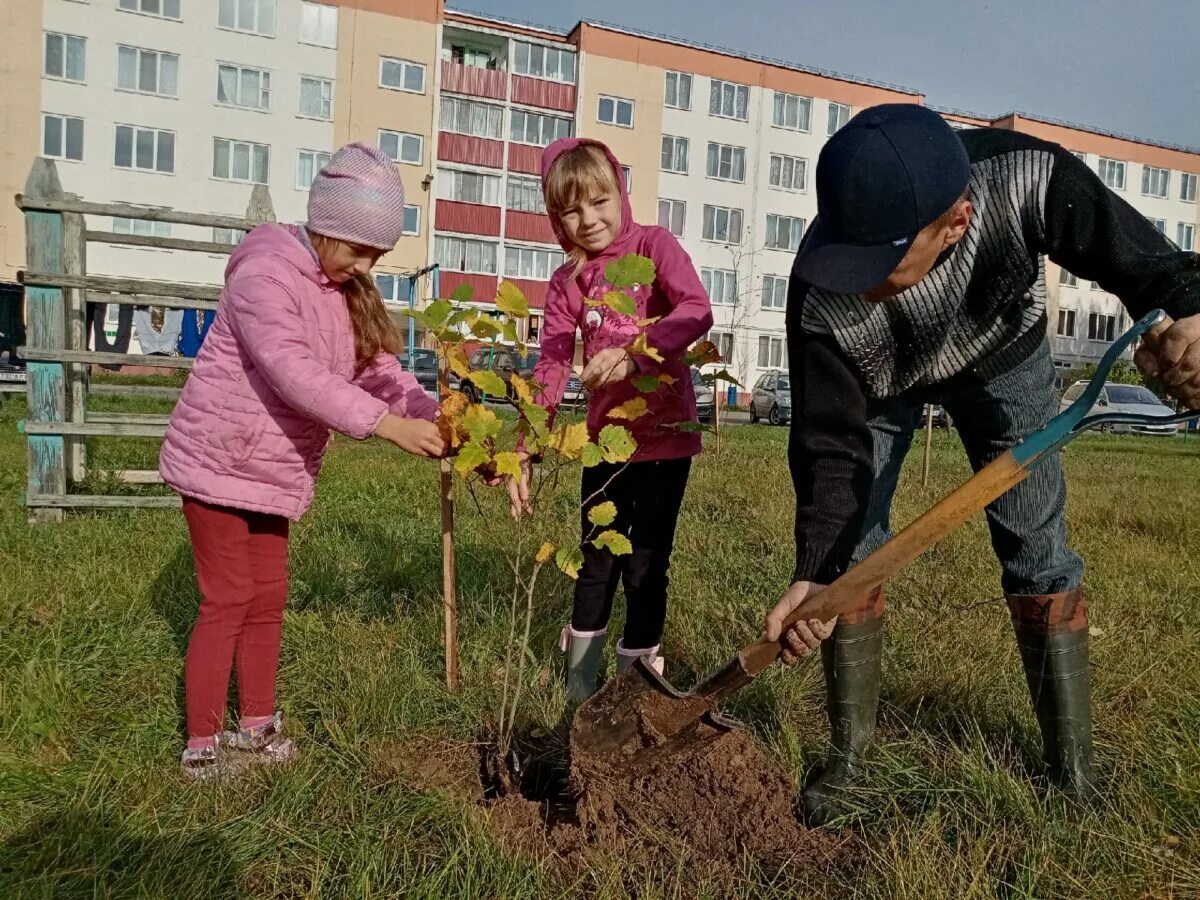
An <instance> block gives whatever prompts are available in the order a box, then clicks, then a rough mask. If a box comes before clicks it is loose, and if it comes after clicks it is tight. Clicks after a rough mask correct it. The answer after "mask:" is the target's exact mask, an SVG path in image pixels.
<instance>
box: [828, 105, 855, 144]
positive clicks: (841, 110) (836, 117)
mask: <svg viewBox="0 0 1200 900" xmlns="http://www.w3.org/2000/svg"><path fill="white" fill-rule="evenodd" d="M849 121H850V107H849V106H847V105H846V104H845V103H830V104H829V129H828V131H827V132H826V134H828V135H829V136H830V137H832V136H833V134H834V133H835V132H836V131H838V130H839V129H841V127H842V126H843V125H845V124H846V123H847V122H849Z"/></svg>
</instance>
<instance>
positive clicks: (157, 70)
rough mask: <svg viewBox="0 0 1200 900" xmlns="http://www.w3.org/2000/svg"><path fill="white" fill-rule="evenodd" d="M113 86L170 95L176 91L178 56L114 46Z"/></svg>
mask: <svg viewBox="0 0 1200 900" xmlns="http://www.w3.org/2000/svg"><path fill="white" fill-rule="evenodd" d="M117 87H118V88H120V89H121V90H123V91H137V92H138V93H142V94H158V95H160V96H163V97H174V96H175V95H176V94H178V93H179V57H178V56H176V55H175V54H174V53H159V52H158V51H157V50H142V49H140V48H138V47H117Z"/></svg>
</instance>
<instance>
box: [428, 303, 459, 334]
mask: <svg viewBox="0 0 1200 900" xmlns="http://www.w3.org/2000/svg"><path fill="white" fill-rule="evenodd" d="M452 309H454V304H452V303H451V302H450V301H449V300H434V301H433V302H432V303H430V304H429V305H428V306H427V307H425V318H426V319H428V320H429V324H430V326H431V327H433V328H440V327H441V326H442V325H443V324H444V323H445V321H446V317H447V316H448V315H450V311H451V310H452Z"/></svg>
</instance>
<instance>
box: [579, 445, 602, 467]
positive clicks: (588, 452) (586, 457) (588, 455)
mask: <svg viewBox="0 0 1200 900" xmlns="http://www.w3.org/2000/svg"><path fill="white" fill-rule="evenodd" d="M579 458H580V459H581V460H583V467H584V468H585V469H590V468H591V467H592V466H598V465H600V463H602V462H604V453H603V452H602V451H601V450H600V447H599V446H598V445H596V444H590V443H589V444H584V447H583V452H582V453H581V454H579Z"/></svg>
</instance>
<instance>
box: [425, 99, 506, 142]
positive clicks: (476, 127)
mask: <svg viewBox="0 0 1200 900" xmlns="http://www.w3.org/2000/svg"><path fill="white" fill-rule="evenodd" d="M440 128H441V129H442V131H452V132H454V133H455V134H467V135H470V136H471V137H481V138H488V139H490V140H493V141H498V140H500V139H501V138H503V137H504V110H503V109H501V108H500V107H499V106H491V105H490V104H487V103H477V102H475V101H474V100H462V99H460V98H458V97H443V98H442V114H441V120H440Z"/></svg>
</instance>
